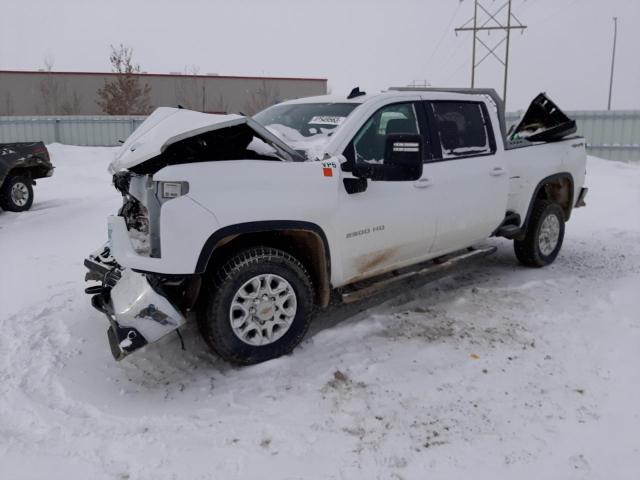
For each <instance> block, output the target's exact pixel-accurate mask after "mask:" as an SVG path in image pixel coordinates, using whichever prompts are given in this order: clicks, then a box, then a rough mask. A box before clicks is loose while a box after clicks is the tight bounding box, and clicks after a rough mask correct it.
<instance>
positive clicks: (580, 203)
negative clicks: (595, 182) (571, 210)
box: [575, 187, 589, 208]
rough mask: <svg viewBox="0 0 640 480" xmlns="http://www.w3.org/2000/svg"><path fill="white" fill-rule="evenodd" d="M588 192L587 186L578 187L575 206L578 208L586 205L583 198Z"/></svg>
mask: <svg viewBox="0 0 640 480" xmlns="http://www.w3.org/2000/svg"><path fill="white" fill-rule="evenodd" d="M588 193H589V189H588V188H586V187H582V188H581V189H580V194H579V195H578V199H577V200H576V205H575V208H580V207H586V206H587V204H586V202H585V201H584V199H585V198H586V196H587V194H588Z"/></svg>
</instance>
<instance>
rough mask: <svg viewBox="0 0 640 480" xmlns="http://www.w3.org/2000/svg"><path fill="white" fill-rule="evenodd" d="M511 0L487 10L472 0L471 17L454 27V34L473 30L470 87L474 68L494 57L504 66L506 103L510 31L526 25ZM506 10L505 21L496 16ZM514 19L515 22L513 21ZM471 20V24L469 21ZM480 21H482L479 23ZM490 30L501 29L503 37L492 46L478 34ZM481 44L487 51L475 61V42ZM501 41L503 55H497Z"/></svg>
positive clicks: (475, 0) (474, 80)
mask: <svg viewBox="0 0 640 480" xmlns="http://www.w3.org/2000/svg"><path fill="white" fill-rule="evenodd" d="M511 2H512V0H507V1H506V2H504V3H503V4H502V6H501V7H500V8H497V9H495V10H489V8H487V7H485V6H484V5H483V4H482V1H481V0H474V7H473V18H471V19H470V20H468V21H467V22H466V23H464V24H463V25H462V26H461V27H458V28H456V29H455V32H456V35H457V34H458V32H473V50H472V54H471V88H475V86H476V68H478V67H479V66H480V64H482V62H484V61H485V60H486V59H487V58H488V57H490V56H493V57H495V58H496V59H497V60H498V61H499V62H500V63H501V64H502V65H503V66H504V88H503V95H502V97H503V101H504V103H505V105H506V103H507V85H508V83H509V53H510V48H511V31H512V30H520V31H521V32H523V31H524V30H525V29H526V28H527V26H526V25H523V24H522V22H521V21H520V20H518V17H516V16H515V14H514V13H513V11H512V9H511ZM505 10H506V11H507V18H506V23H505V21H504V20H499V19H498V16H499V15H500V14H501V13H502V12H503V11H505ZM512 21H515V24H514V22H512ZM472 22H473V25H471V23H472ZM480 22H482V23H480ZM492 31H503V32H504V33H505V35H504V37H502V38H500V41H499V42H497V43H496V44H494V45H493V46H490V45H488V42H485V41H483V40H482V39H481V38H480V36H479V34H480V33H482V32H487V33H488V34H491V32H492ZM478 43H479V44H480V45H482V46H483V47H484V48H485V49H486V50H487V53H486V55H485V56H484V57H482V58H481V59H480V60H479V61H476V57H477V44H478ZM503 43H506V48H505V54H504V57H501V56H499V55H498V54H497V53H496V50H497V49H498V47H500V46H501V45H502V44H503Z"/></svg>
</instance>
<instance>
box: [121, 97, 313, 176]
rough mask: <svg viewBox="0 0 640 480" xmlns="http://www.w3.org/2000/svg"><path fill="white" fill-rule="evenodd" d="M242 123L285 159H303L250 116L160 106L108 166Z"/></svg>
mask: <svg viewBox="0 0 640 480" xmlns="http://www.w3.org/2000/svg"><path fill="white" fill-rule="evenodd" d="M242 124H247V125H249V127H251V128H252V129H253V130H254V132H255V133H256V136H257V137H259V138H260V139H261V140H263V141H265V142H266V143H267V144H269V145H270V146H272V147H274V148H275V150H276V151H278V152H279V153H280V154H281V156H282V157H283V158H284V159H285V160H301V158H300V155H299V154H298V153H296V152H295V150H293V149H292V148H291V147H289V146H288V145H287V144H286V143H284V142H283V141H282V140H280V139H279V138H278V137H277V136H276V135H274V134H273V133H271V132H270V131H268V130H267V129H266V128H264V127H262V126H261V125H260V124H259V123H257V122H256V121H254V120H252V119H251V118H248V117H244V116H242V115H234V114H231V115H214V114H209V113H200V112H194V111H192V110H186V109H182V108H170V107H160V108H157V109H156V110H155V111H154V112H153V113H152V114H151V115H149V116H148V117H147V118H146V120H145V121H144V122H142V124H141V125H140V126H139V127H138V128H137V129H136V130H135V131H134V132H133V133H132V134H131V135H130V136H129V138H127V141H126V142H124V144H123V145H122V147H120V149H119V150H118V151H117V153H116V158H115V160H114V161H113V162H111V164H110V165H109V170H110V171H111V173H115V172H118V171H120V170H123V169H129V168H131V167H134V166H136V165H140V164H141V163H143V162H146V161H147V160H150V159H152V158H154V157H157V156H158V155H160V154H161V153H163V152H164V151H165V150H166V149H167V147H169V146H170V145H172V144H174V143H176V142H179V141H180V140H184V139H186V138H191V137H194V136H196V135H200V134H202V133H206V132H211V131H213V130H219V129H222V128H228V127H234V126H236V125H242Z"/></svg>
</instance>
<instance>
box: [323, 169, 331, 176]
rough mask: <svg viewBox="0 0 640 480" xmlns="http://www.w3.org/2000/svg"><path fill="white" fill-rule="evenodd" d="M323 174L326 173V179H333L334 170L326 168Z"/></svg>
mask: <svg viewBox="0 0 640 480" xmlns="http://www.w3.org/2000/svg"><path fill="white" fill-rule="evenodd" d="M322 172H323V173H324V176H325V177H333V168H327V167H324V168H323V169H322Z"/></svg>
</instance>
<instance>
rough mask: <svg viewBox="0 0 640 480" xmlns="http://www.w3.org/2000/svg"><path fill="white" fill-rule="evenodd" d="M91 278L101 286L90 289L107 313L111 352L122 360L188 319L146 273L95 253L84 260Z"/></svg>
mask: <svg viewBox="0 0 640 480" xmlns="http://www.w3.org/2000/svg"><path fill="white" fill-rule="evenodd" d="M84 264H85V266H86V267H87V268H88V269H89V272H88V273H87V278H88V279H93V280H96V279H98V277H100V278H101V285H96V286H93V287H89V288H87V289H86V292H87V293H89V294H92V295H93V296H92V298H91V305H93V307H95V308H96V309H97V310H99V311H100V312H102V313H104V314H105V315H106V316H107V319H108V320H109V322H110V324H111V326H110V327H109V330H108V331H107V336H108V338H109V345H110V347H111V353H112V354H113V358H115V359H116V360H122V359H123V358H124V357H126V356H127V355H129V354H130V353H132V352H134V351H136V350H138V349H139V348H142V347H144V346H145V345H147V344H148V343H153V342H155V341H157V340H160V339H161V338H162V337H164V336H165V335H167V334H168V333H171V332H173V331H174V330H177V329H178V328H179V327H181V326H182V325H184V323H185V322H186V318H185V316H184V315H183V314H182V313H181V312H180V311H179V310H178V309H177V308H176V307H175V306H174V305H173V304H172V303H171V301H170V300H169V299H168V298H167V297H166V296H165V295H163V294H162V292H161V291H160V288H159V287H155V288H154V286H153V285H152V284H151V283H150V282H149V279H148V278H147V277H146V275H145V274H142V273H138V272H134V271H133V270H131V269H128V268H124V269H121V268H120V267H119V266H117V264H116V265H115V266H111V265H109V263H105V262H104V261H102V258H101V257H99V256H96V255H92V256H90V257H89V258H87V259H86V260H85V262H84Z"/></svg>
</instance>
